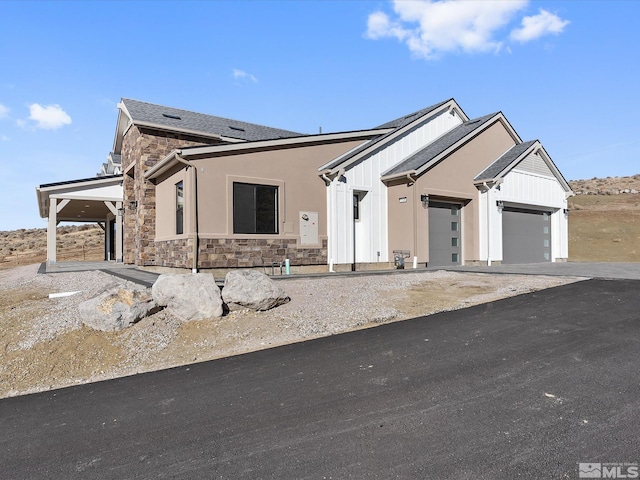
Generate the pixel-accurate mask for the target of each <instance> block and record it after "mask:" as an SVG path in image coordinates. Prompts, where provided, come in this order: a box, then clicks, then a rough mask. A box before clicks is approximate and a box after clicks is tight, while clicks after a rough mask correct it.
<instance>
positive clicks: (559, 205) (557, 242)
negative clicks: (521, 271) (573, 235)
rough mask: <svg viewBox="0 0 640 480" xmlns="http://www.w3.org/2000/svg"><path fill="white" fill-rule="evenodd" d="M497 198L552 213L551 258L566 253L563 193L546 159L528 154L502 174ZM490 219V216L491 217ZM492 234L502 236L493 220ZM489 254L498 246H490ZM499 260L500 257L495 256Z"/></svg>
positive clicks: (565, 204) (499, 223)
mask: <svg viewBox="0 0 640 480" xmlns="http://www.w3.org/2000/svg"><path fill="white" fill-rule="evenodd" d="M495 199H496V200H502V201H503V202H504V204H505V205H510V206H516V207H522V208H531V209H536V210H545V211H548V212H550V213H551V219H550V220H551V261H556V260H557V259H566V258H568V256H569V246H568V235H567V232H568V219H567V215H566V213H565V210H566V208H567V199H566V192H565V190H564V189H563V188H562V185H561V184H560V182H559V181H558V179H557V178H556V177H555V176H554V174H553V173H552V171H551V170H550V169H549V167H548V165H547V164H546V162H545V161H544V160H543V159H542V158H541V157H540V156H539V155H537V154H533V155H529V156H527V157H526V158H525V159H523V160H522V161H521V162H520V163H518V165H516V166H515V167H514V168H513V169H512V170H511V171H510V172H509V173H507V175H506V176H505V177H504V181H503V183H502V184H501V185H500V190H499V191H497V192H496V193H495ZM492 220H493V219H492ZM491 228H492V232H491V237H492V238H495V239H496V241H498V238H499V239H500V240H501V239H502V222H501V221H495V220H493V222H492V227H491ZM491 250H492V253H493V252H495V251H496V250H497V249H494V248H492V249H491ZM494 259H495V260H501V258H494Z"/></svg>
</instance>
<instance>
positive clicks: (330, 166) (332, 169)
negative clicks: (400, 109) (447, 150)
mask: <svg viewBox="0 0 640 480" xmlns="http://www.w3.org/2000/svg"><path fill="white" fill-rule="evenodd" d="M447 110H448V111H455V112H456V113H457V114H458V115H459V116H460V118H461V119H462V121H463V122H466V121H468V120H469V117H467V115H466V114H465V113H464V111H463V110H462V108H460V106H459V105H458V103H457V102H456V101H455V100H454V99H453V98H452V99H450V100H449V101H447V102H445V103H443V104H442V105H440V106H439V107H438V108H436V109H434V110H431V111H430V112H428V113H426V114H424V115H421V116H419V117H417V118H416V119H415V120H413V121H412V122H410V123H408V124H407V125H404V126H403V127H400V128H389V129H388V130H387V131H386V132H385V134H384V135H383V136H382V137H381V138H380V139H378V140H377V141H375V142H372V143H371V145H369V146H368V147H367V148H365V149H363V150H362V151H361V152H358V153H357V154H356V155H354V156H352V157H350V158H347V159H345V161H344V162H340V161H339V159H340V157H338V158H337V159H333V160H331V162H328V163H326V164H325V165H323V166H321V167H320V168H318V173H319V174H320V175H323V174H324V175H328V176H333V175H336V174H337V173H338V172H339V171H341V170H344V169H345V168H348V167H349V166H350V165H352V164H354V163H356V162H358V161H360V160H361V159H363V158H366V157H367V156H369V155H371V154H373V153H374V152H376V151H377V150H379V149H380V148H382V147H384V146H385V145H387V144H389V143H390V142H393V141H394V140H395V139H396V138H398V137H400V136H402V135H404V134H405V133H406V132H408V131H411V130H413V129H414V128H416V127H417V126H419V125H420V124H421V123H422V122H424V120H425V118H429V117H433V116H435V115H437V114H439V113H442V112H443V111H447Z"/></svg>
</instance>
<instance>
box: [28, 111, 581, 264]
mask: <svg viewBox="0 0 640 480" xmlns="http://www.w3.org/2000/svg"><path fill="white" fill-rule="evenodd" d="M118 107H119V114H118V121H117V126H116V133H115V139H114V145H113V150H112V153H111V154H110V155H109V157H108V159H107V160H108V161H107V163H105V164H103V166H102V168H101V175H102V176H100V177H97V178H95V179H84V180H79V181H72V182H64V184H45V185H41V186H40V187H39V188H38V198H39V203H40V213H41V216H43V217H48V218H49V226H50V227H51V226H52V225H55V224H56V222H58V221H60V220H62V221H68V220H73V221H81V220H85V217H83V216H82V215H87V217H86V221H98V220H96V218H98V217H99V215H98V216H91V217H90V218H89V216H88V213H87V212H88V209H89V208H91V207H92V206H94V207H95V209H96V210H98V208H100V215H103V216H104V217H103V220H102V221H101V222H102V223H103V224H104V225H105V232H106V233H105V238H106V239H107V241H106V242H105V244H106V245H108V248H107V252H108V255H107V256H106V257H107V258H115V259H116V260H119V261H124V262H125V263H130V264H135V265H139V266H155V267H172V268H183V269H191V270H193V271H197V270H201V269H231V268H243V267H260V268H265V267H271V266H272V265H274V264H280V262H284V261H285V260H288V261H289V263H290V265H292V266H294V267H295V268H298V269H299V270H316V271H317V270H322V271H326V270H327V269H328V268H330V269H334V270H341V269H364V268H383V267H389V266H391V265H393V262H394V260H395V258H396V257H397V256H401V257H407V258H409V259H410V261H414V262H415V263H417V264H422V265H425V264H426V265H429V266H448V265H463V264H480V265H491V264H495V263H532V262H547V261H565V260H566V259H567V257H568V241H567V238H568V232H567V214H568V211H567V198H568V196H570V195H571V194H572V192H571V189H570V188H569V185H568V184H567V182H566V181H565V179H564V178H563V177H562V175H561V173H560V172H559V170H558V169H557V167H556V166H555V164H554V163H553V161H552V160H551V157H550V156H549V155H548V153H547V152H546V150H545V149H544V147H543V146H542V144H541V143H540V142H539V141H538V140H531V141H523V140H522V139H521V138H520V137H519V135H518V134H517V132H516V131H515V130H514V128H513V127H512V126H511V124H510V123H509V122H508V121H507V119H506V118H505V116H504V115H503V114H502V113H501V112H496V113H492V114H489V115H485V116H482V117H478V118H474V119H470V118H468V117H467V115H466V114H465V113H464V111H463V110H462V108H461V107H460V106H459V105H458V104H457V102H456V101H455V100H454V99H449V100H446V101H443V102H440V103H437V104H435V105H432V106H430V107H427V108H424V109H422V110H419V111H417V112H414V113H412V114H410V115H406V116H403V117H401V118H398V119H396V120H393V121H391V122H387V123H385V124H383V125H380V126H377V127H374V128H370V129H366V130H355V131H348V132H337V133H324V134H323V133H320V134H313V135H309V134H301V133H297V132H291V131H286V130H281V129H276V128H270V127H265V126H261V125H256V124H251V123H246V122H239V121H236V120H230V119H225V118H221V117H215V116H210V115H204V114H199V113H195V112H189V111H186V110H179V109H175V108H169V107H164V106H160V105H154V104H150V103H145V102H140V101H137V100H130V99H123V100H122V101H121V102H120V104H119V105H118ZM92 182H93V183H92ZM95 182H111V183H105V184H104V186H103V185H102V184H100V185H99V186H98V185H97V184H95ZM118 182H119V183H118ZM116 184H118V185H119V187H120V188H121V196H120V197H118V193H117V192H116V191H115V190H113V191H111V192H110V194H111V196H109V195H107V194H106V193H107V192H106V190H104V189H105V188H107V187H106V185H109V186H111V185H116ZM96 189H98V190H96ZM100 189H102V190H100ZM83 202H84V203H83ZM91 202H95V204H93V203H91ZM100 202H102V203H100ZM54 205H55V208H52V206H54ZM81 205H88V207H85V209H84V212H82V213H80V212H81V210H82V208H80V207H81ZM118 232H120V233H118ZM49 238H51V236H50V237H49ZM53 241H54V243H55V235H53ZM48 259H49V261H50V262H52V261H53V262H55V247H53V248H51V247H50V248H49V258H48Z"/></svg>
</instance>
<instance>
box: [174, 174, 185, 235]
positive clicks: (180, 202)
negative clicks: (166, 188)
mask: <svg viewBox="0 0 640 480" xmlns="http://www.w3.org/2000/svg"><path fill="white" fill-rule="evenodd" d="M183 232H184V185H183V183H182V182H178V183H176V235H181V234H182V233H183Z"/></svg>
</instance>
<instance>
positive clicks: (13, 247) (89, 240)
mask: <svg viewBox="0 0 640 480" xmlns="http://www.w3.org/2000/svg"><path fill="white" fill-rule="evenodd" d="M57 235H58V237H57V243H58V245H57V247H58V249H57V253H56V255H57V258H58V261H70V260H104V232H103V231H102V229H101V228H100V227H99V226H98V225H96V224H85V225H68V226H64V225H61V226H59V227H58V233H57ZM46 259H47V229H46V228H32V229H24V228H21V229H20V230H11V231H0V268H10V267H15V266H18V265H27V264H30V263H39V262H44V261H45V260H46Z"/></svg>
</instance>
